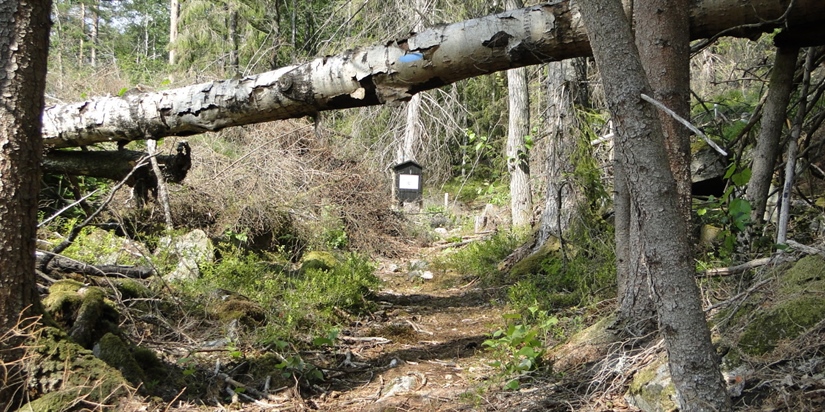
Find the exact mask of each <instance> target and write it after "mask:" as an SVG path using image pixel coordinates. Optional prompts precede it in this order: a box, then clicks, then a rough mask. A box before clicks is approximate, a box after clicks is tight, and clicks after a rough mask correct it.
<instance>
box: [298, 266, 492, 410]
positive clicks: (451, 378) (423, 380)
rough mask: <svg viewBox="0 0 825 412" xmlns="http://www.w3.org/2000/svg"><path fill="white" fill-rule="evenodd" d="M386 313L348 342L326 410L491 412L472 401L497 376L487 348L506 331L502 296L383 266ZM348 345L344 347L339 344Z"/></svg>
mask: <svg viewBox="0 0 825 412" xmlns="http://www.w3.org/2000/svg"><path fill="white" fill-rule="evenodd" d="M377 274H378V276H379V277H381V278H382V280H383V281H384V285H385V288H384V290H382V291H381V292H379V293H378V294H377V296H375V297H374V299H375V300H376V302H377V303H378V305H379V306H380V309H379V310H377V311H376V312H374V313H372V314H371V316H370V317H369V318H367V319H363V320H359V321H358V322H355V323H354V325H353V327H352V328H351V329H348V330H346V331H345V333H347V334H348V336H347V335H343V336H341V337H340V339H339V340H340V341H341V343H342V344H343V346H339V347H338V355H339V356H341V354H342V351H343V354H344V356H345V361H344V362H342V364H341V368H340V370H339V371H333V372H332V373H330V374H329V376H328V377H327V381H328V385H329V390H328V392H327V393H326V394H325V395H323V396H322V397H320V398H319V399H317V400H314V403H315V404H316V406H317V407H318V408H319V409H321V410H338V411H389V410H418V411H456V410H483V409H486V408H485V407H484V406H483V405H480V404H478V402H479V401H480V399H482V398H481V397H476V396H471V395H470V393H473V392H474V391H477V390H478V388H480V387H483V386H484V381H485V379H486V378H487V377H488V376H490V375H493V374H495V373H496V371H495V369H493V368H492V367H491V366H489V363H490V361H491V359H490V358H489V357H488V355H489V353H488V352H487V351H486V350H485V348H484V347H483V346H482V342H483V341H484V340H485V339H487V338H488V337H489V334H490V332H491V331H492V330H494V328H496V325H501V323H502V314H503V313H504V311H506V308H505V307H504V305H503V304H502V303H501V301H500V300H499V298H500V296H499V295H500V290H485V289H481V288H478V287H476V286H475V285H474V284H473V283H472V282H471V283H470V284H464V285H458V284H457V282H459V281H460V279H459V278H458V277H457V276H456V275H453V276H452V277H451V275H450V274H437V275H436V276H435V278H434V279H431V280H424V279H422V278H420V277H417V276H415V277H413V276H410V275H409V274H408V273H406V272H405V271H392V270H391V269H390V265H389V264H382V265H381V267H380V268H379V270H378V272H377ZM339 345H340V344H339Z"/></svg>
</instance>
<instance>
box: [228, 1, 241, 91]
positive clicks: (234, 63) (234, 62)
mask: <svg viewBox="0 0 825 412" xmlns="http://www.w3.org/2000/svg"><path fill="white" fill-rule="evenodd" d="M228 7H230V8H231V10H230V11H229V47H230V49H229V72H230V73H232V75H233V76H237V75H239V74H240V65H239V61H238V50H239V44H238V10H235V8H234V6H233V5H231V4H230V5H229V6H228Z"/></svg>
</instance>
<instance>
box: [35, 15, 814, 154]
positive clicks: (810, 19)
mask: <svg viewBox="0 0 825 412" xmlns="http://www.w3.org/2000/svg"><path fill="white" fill-rule="evenodd" d="M792 4H793V6H792V7H788V5H787V4H786V3H785V2H781V1H775V0H749V1H747V5H743V4H742V1H741V0H703V1H697V2H695V3H694V4H693V8H692V10H691V15H690V18H691V33H690V34H691V38H693V39H701V38H708V37H713V36H715V35H717V34H719V33H720V32H722V31H726V30H728V31H727V32H726V34H727V35H730V36H739V37H755V36H757V35H759V34H760V33H762V32H767V31H772V30H773V29H774V28H777V27H783V28H786V29H793V28H794V27H800V26H806V25H808V26H809V25H813V24H822V23H823V21H825V2H823V1H822V0H795V1H794V2H793V3H792ZM731 28H737V29H736V30H731ZM590 53H591V51H590V45H589V43H588V40H587V34H586V33H585V30H584V27H583V25H582V23H581V21H580V14H579V11H578V6H577V4H576V3H574V2H570V1H559V2H556V3H552V4H542V5H536V6H531V7H527V8H524V9H519V10H512V11H507V12H504V13H499V14H495V15H490V16H485V17H481V18H477V19H472V20H467V21H464V22H459V23H454V24H448V25H441V26H437V27H433V28H429V29H426V30H423V31H421V32H420V33H417V34H414V35H412V36H410V37H408V38H405V39H399V40H395V41H390V42H385V43H383V44H380V45H375V46H371V47H366V48H361V49H356V50H351V51H347V52H344V53H341V54H339V55H336V56H327V57H322V58H317V59H315V60H313V61H311V62H308V63H304V64H300V65H294V66H288V67H283V68H280V69H277V70H274V71H270V72H266V73H261V74H257V75H253V76H248V77H244V78H241V79H231V80H223V81H214V82H210V83H203V84H198V85H193V86H187V87H183V88H178V89H172V90H166V91H162V92H154V93H126V94H125V95H123V96H116V97H102V98H96V99H93V100H89V101H85V102H80V103H72V104H66V105H59V106H52V107H48V108H46V110H45V112H44V114H43V129H42V130H43V138H44V145H45V146H47V147H56V148H57V147H70V146H80V145H88V144H92V143H98V142H104V141H131V140H140V139H146V138H147V137H151V138H154V139H157V138H161V137H164V136H187V135H192V134H197V133H202V132H205V131H210V130H211V131H215V130H220V129H223V128H226V127H230V126H238V125H244V124H251V123H259V122H266V121H272V120H279V119H287V118H296V117H303V116H309V115H315V114H316V113H318V112H319V111H324V110H336V109H344V108H350V107H362V106H370V105H377V104H384V103H392V102H398V101H406V100H409V99H410V97H411V96H412V95H414V94H416V93H418V92H420V91H422V90H428V89H434V88H438V87H441V86H444V85H447V84H450V83H454V82H456V81H459V80H463V79H467V78H470V77H475V76H480V75H484V74H489V73H492V72H495V71H502V70H507V69H511V68H515V67H523V66H527V65H532V64H538V63H543V62H548V61H558V60H564V59H569V58H572V57H580V56H586V55H589V54H590Z"/></svg>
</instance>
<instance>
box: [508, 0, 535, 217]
mask: <svg viewBox="0 0 825 412" xmlns="http://www.w3.org/2000/svg"><path fill="white" fill-rule="evenodd" d="M523 6H524V3H523V2H522V1H521V0H507V1H506V2H505V7H506V8H507V9H517V8H519V7H523ZM507 92H508V102H509V113H508V116H509V126H508V128H507V147H506V149H505V156H506V157H507V172H508V173H509V174H510V215H511V220H512V225H513V227H514V228H521V229H524V228H529V227H530V225H531V223H532V222H533V196H532V193H531V190H530V153H529V150H528V149H527V145H526V140H525V139H526V137H527V135H529V134H530V95H529V93H528V90H527V69H526V68H524V67H520V68H516V69H510V70H508V71H507Z"/></svg>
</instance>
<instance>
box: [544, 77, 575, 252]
mask: <svg viewBox="0 0 825 412" xmlns="http://www.w3.org/2000/svg"><path fill="white" fill-rule="evenodd" d="M570 68H571V67H570V63H568V62H553V63H548V64H547V84H546V88H547V110H546V113H545V118H546V121H547V125H546V130H547V138H546V139H547V151H546V155H547V160H546V161H545V164H546V170H545V174H546V175H547V184H546V196H545V198H544V209H543V210H542V213H541V217H540V220H539V228H538V233H537V237H536V245H535V247H534V250H538V249H539V248H540V247H541V246H542V245H544V242H546V241H547V239H549V238H550V237H551V236H555V237H557V238H561V237H562V236H563V234H564V232H565V231H567V228H568V227H569V225H570V220H571V217H572V216H573V214H574V213H576V210H577V209H578V206H577V204H578V199H579V198H580V196H579V194H578V193H577V190H576V189H577V188H576V186H575V185H576V183H575V182H573V181H571V179H570V176H572V175H573V172H574V170H575V165H574V164H573V162H571V161H570V159H571V158H572V157H573V152H574V151H575V150H576V145H577V142H576V136H577V133H576V131H575V130H574V127H575V126H574V125H575V121H574V120H575V112H574V110H575V109H574V107H573V100H572V96H571V94H572V90H571V88H570V87H569V84H571V83H573V81H575V78H574V77H573V76H571V73H570Z"/></svg>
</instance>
